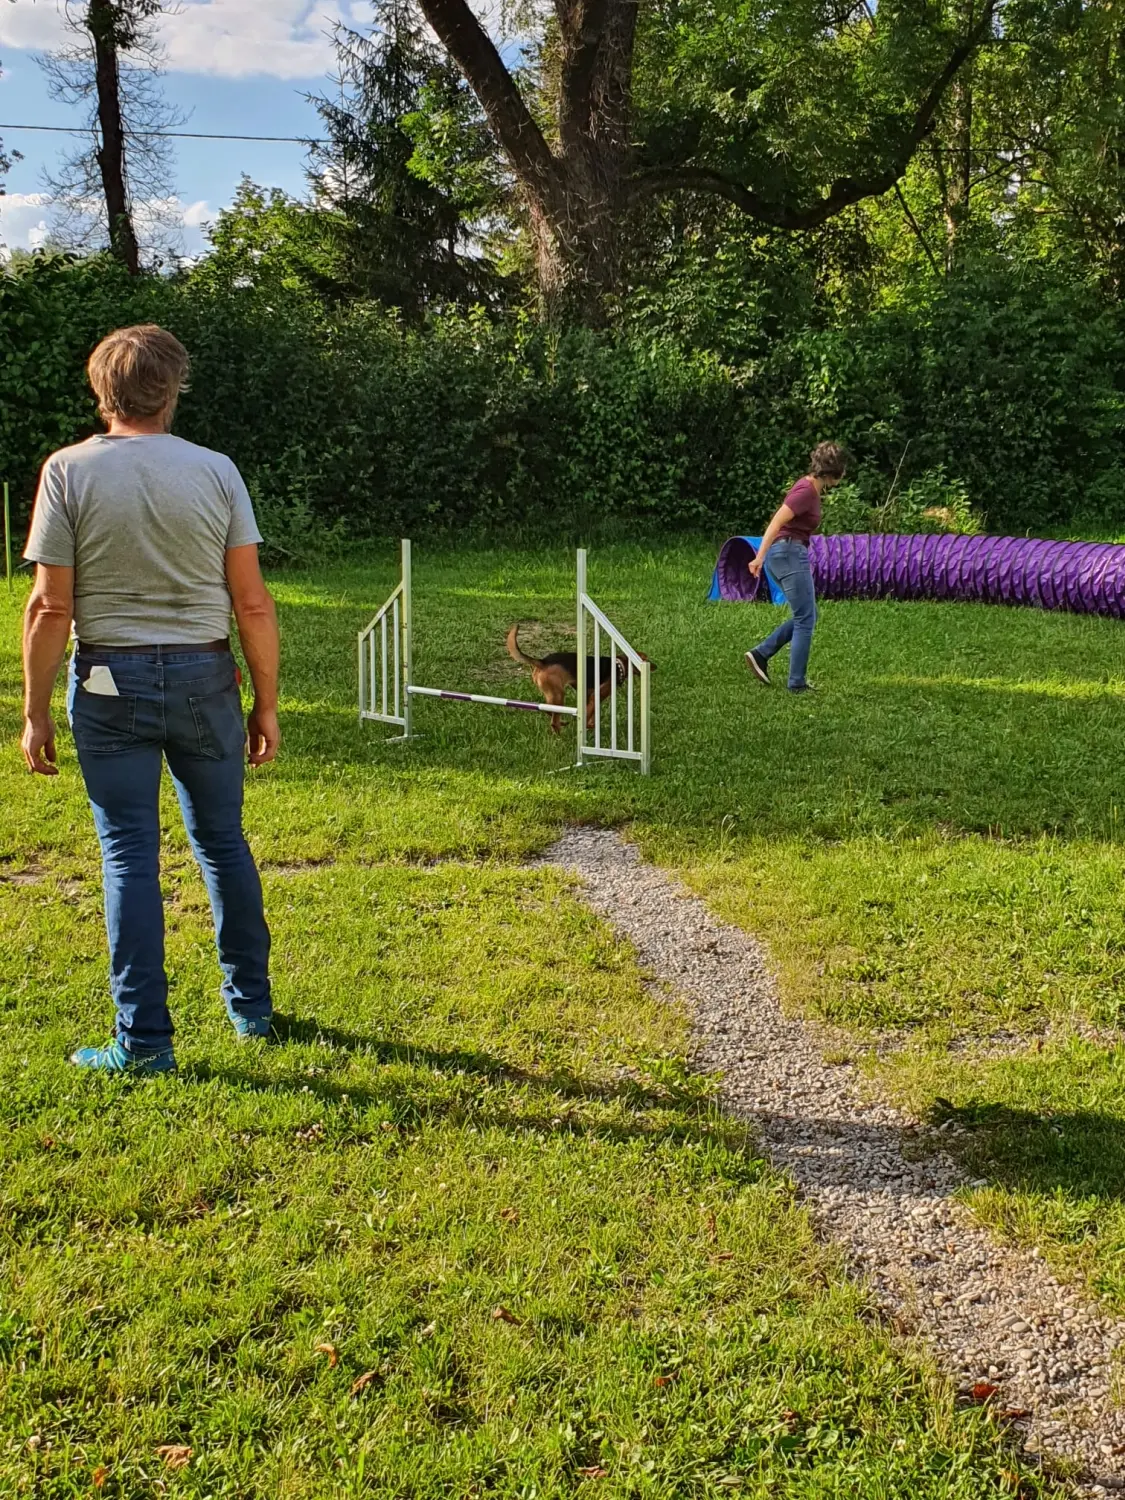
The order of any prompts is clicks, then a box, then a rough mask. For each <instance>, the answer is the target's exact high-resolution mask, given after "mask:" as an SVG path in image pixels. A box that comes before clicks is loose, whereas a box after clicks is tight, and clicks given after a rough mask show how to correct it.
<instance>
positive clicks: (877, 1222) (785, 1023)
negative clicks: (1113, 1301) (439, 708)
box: [542, 828, 1125, 1496]
mask: <svg viewBox="0 0 1125 1500" xmlns="http://www.w3.org/2000/svg"><path fill="white" fill-rule="evenodd" d="M542 863H544V864H553V865H558V866H561V867H562V868H563V869H565V870H568V871H570V872H573V873H576V874H577V875H579V876H580V877H581V879H582V881H583V883H584V884H585V887H586V892H587V896H588V899H589V902H590V904H591V905H592V906H593V907H594V908H595V909H596V910H597V911H598V912H600V913H601V914H602V915H604V916H605V917H607V918H608V919H609V921H610V922H611V923H612V925H613V926H614V927H615V928H616V930H617V931H618V932H619V933H620V934H621V935H622V936H623V937H626V938H628V939H629V940H630V941H631V942H632V943H633V945H634V946H635V948H636V949H637V951H638V953H639V955H640V958H641V962H642V963H643V964H644V965H645V966H646V967H647V968H648V969H649V970H650V971H651V972H652V973H653V974H654V975H655V976H656V977H657V979H659V980H660V981H662V982H663V983H664V984H666V985H668V986H670V987H671V988H672V989H673V990H674V991H675V992H676V993H677V994H678V995H679V996H681V997H682V998H683V999H684V1000H685V1001H686V1002H687V1004H688V1006H689V1008H690V1010H691V1013H692V1014H693V1016H694V1025H695V1036H696V1059H697V1062H698V1064H699V1066H700V1067H701V1068H704V1069H706V1070H708V1071H711V1070H715V1071H719V1072H721V1074H722V1079H723V1081H722V1097H723V1102H724V1105H725V1106H726V1107H727V1108H728V1109H729V1110H731V1111H732V1113H735V1114H739V1115H744V1116H751V1117H753V1119H754V1120H755V1121H756V1122H757V1123H758V1125H759V1127H760V1129H761V1131H762V1136H763V1141H764V1145H765V1148H766V1150H767V1152H768V1154H769V1156H770V1158H771V1159H772V1161H773V1162H774V1163H775V1164H776V1165H777V1166H779V1167H781V1168H783V1169H784V1170H786V1171H787V1172H789V1173H790V1174H791V1176H792V1177H793V1179H794V1180H795V1181H796V1183H797V1184H798V1186H799V1188H800V1190H801V1193H802V1195H803V1197H804V1199H805V1201H806V1202H807V1204H808V1206H809V1208H810V1210H811V1212H812V1214H813V1216H814V1219H815V1221H816V1223H817V1225H818V1228H819V1229H820V1230H821V1231H822V1232H823V1233H824V1234H825V1235H826V1236H829V1237H831V1238H832V1239H835V1240H838V1241H841V1242H842V1243H843V1244H844V1245H845V1246H846V1248H847V1250H848V1253H849V1255H850V1257H851V1260H852V1263H853V1265H854V1266H855V1268H856V1269H857V1271H858V1272H859V1273H860V1274H862V1275H863V1277H864V1278H865V1279H866V1281H867V1282H868V1283H869V1284H870V1286H871V1288H872V1291H873V1293H874V1295H875V1297H876V1299H877V1301H878V1302H879V1304H880V1306H881V1307H882V1309H883V1310H884V1312H885V1313H886V1314H887V1315H888V1316H889V1317H891V1318H892V1320H893V1322H894V1325H895V1326H896V1327H897V1328H899V1329H900V1330H902V1331H903V1332H906V1333H917V1334H920V1335H921V1336H922V1337H924V1338H925V1339H926V1340H927V1341H928V1342H929V1344H930V1345H931V1347H932V1348H933V1349H934V1350H935V1351H936V1353H937V1356H938V1358H939V1359H940V1360H941V1362H942V1363H943V1364H944V1366H945V1368H946V1369H948V1370H949V1371H950V1372H951V1373H952V1375H953V1377H954V1379H955V1380H956V1381H957V1382H958V1385H959V1387H961V1388H965V1389H967V1388H970V1387H971V1386H973V1385H974V1384H976V1383H978V1382H987V1383H989V1384H991V1385H995V1386H997V1387H998V1391H997V1394H996V1396H995V1397H994V1398H993V1399H994V1401H995V1402H996V1403H997V1404H998V1405H999V1406H1000V1407H1002V1408H1003V1409H1006V1410H1012V1409H1015V1410H1017V1411H1020V1412H1024V1413H1025V1414H1024V1415H1023V1416H1021V1417H1019V1418H1018V1419H1016V1425H1017V1426H1018V1428H1019V1431H1020V1433H1021V1435H1022V1436H1023V1440H1024V1446H1025V1447H1026V1449H1027V1450H1028V1451H1029V1452H1032V1453H1035V1452H1050V1453H1054V1454H1058V1455H1060V1456H1063V1457H1066V1458H1070V1459H1076V1460H1078V1461H1079V1462H1080V1463H1081V1464H1082V1466H1083V1469H1084V1479H1083V1481H1082V1483H1081V1484H1080V1485H1078V1486H1077V1491H1078V1493H1080V1494H1082V1495H1084V1496H1103V1495H1117V1494H1121V1493H1125V1411H1122V1410H1121V1409H1120V1408H1118V1407H1115V1405H1114V1404H1113V1402H1112V1401H1111V1399H1110V1387H1111V1383H1112V1372H1111V1366H1112V1362H1113V1357H1114V1351H1115V1349H1117V1347H1118V1346H1119V1345H1121V1344H1125V1323H1120V1322H1117V1321H1115V1320H1113V1319H1111V1318H1108V1317H1107V1316H1106V1315H1105V1313H1104V1310H1102V1309H1100V1308H1099V1307H1098V1306H1097V1305H1096V1304H1091V1303H1090V1302H1089V1301H1088V1300H1086V1299H1085V1298H1083V1297H1082V1296H1081V1295H1080V1294H1079V1293H1078V1292H1077V1291H1076V1290H1074V1289H1072V1288H1068V1287H1065V1286H1061V1285H1060V1284H1059V1283H1058V1282H1057V1281H1056V1280H1055V1279H1054V1277H1053V1276H1052V1275H1051V1274H1050V1273H1049V1272H1048V1270H1047V1269H1046V1266H1045V1265H1044V1264H1043V1262H1042V1261H1041V1260H1040V1258H1039V1256H1038V1252H1036V1251H1032V1252H1030V1253H1027V1252H1023V1251H1019V1250H1014V1249H1012V1248H1010V1247H1006V1246H1003V1245H998V1244H996V1243H994V1242H993V1241H992V1240H991V1239H990V1237H989V1236H988V1235H987V1233H986V1232H985V1231H984V1230H982V1229H981V1228H980V1227H979V1226H978V1225H977V1224H976V1223H975V1221H974V1220H973V1218H972V1216H971V1215H970V1213H969V1212H968V1210H967V1209H966V1208H964V1207H963V1206H962V1205H961V1204H960V1203H959V1202H958V1201H956V1199H955V1198H954V1196H953V1195H954V1193H955V1192H956V1190H957V1189H958V1188H960V1187H963V1186H964V1185H965V1179H964V1177H963V1175H962V1174H961V1172H960V1171H959V1169H958V1168H957V1167H956V1165H955V1164H954V1163H953V1162H952V1161H951V1160H950V1158H949V1157H948V1156H947V1155H945V1154H944V1153H942V1152H937V1153H933V1154H927V1155H925V1156H924V1158H923V1159H921V1160H915V1161H912V1160H910V1159H909V1157H908V1155H904V1153H903V1144H904V1140H905V1139H908V1138H909V1137H908V1133H909V1132H910V1131H911V1130H912V1129H913V1128H916V1122H914V1121H911V1120H908V1119H907V1118H906V1117H905V1116H904V1115H903V1114H901V1113H900V1112H899V1111H897V1110H895V1109H892V1108H891V1107H890V1106H889V1105H888V1104H885V1103H883V1102H881V1101H879V1100H873V1099H870V1098H866V1097H864V1094H863V1092H862V1091H861V1089H860V1087H859V1080H858V1078H857V1075H856V1070H855V1068H854V1066H852V1065H851V1064H848V1063H844V1064H838V1065H833V1064H829V1063H826V1062H825V1061H824V1058H823V1057H822V1055H821V1051H820V1048H819V1047H818V1045H817V1042H816V1039H815V1035H814V1033H813V1031H812V1030H811V1029H810V1028H809V1027H808V1026H807V1025H806V1024H805V1023H804V1022H802V1021H799V1020H793V1019H788V1018H786V1017H785V1016H783V1015H782V1013H781V1009H780V1006H779V1004H778V999H777V990H776V987H775V985H774V982H773V979H772V977H771V975H770V973H769V969H768V967H767V962H766V957H765V954H764V952H763V950H762V948H761V946H760V945H759V944H758V943H757V942H756V941H755V940H754V939H753V938H752V937H749V936H748V935H747V934H746V933H744V932H743V931H742V930H741V929H739V928H737V927H731V926H727V925H726V924H724V923H722V922H720V921H718V920H717V919H716V918H715V917H713V916H712V915H711V913H710V912H709V910H708V909H707V907H706V905H705V904H704V903H703V902H702V901H701V900H699V899H698V898H697V897H695V896H693V895H691V894H690V893H689V892H688V891H686V890H685V889H684V888H683V887H681V886H679V885H677V884H676V883H675V882H674V881H673V880H671V879H670V878H669V877H668V876H667V875H666V874H665V873H664V872H663V871H661V870H658V869H656V868H655V867H654V866H652V865H646V864H643V863H642V862H641V860H640V858H639V856H638V854H637V851H636V850H635V849H634V848H633V847H632V846H631V845H628V844H626V843H624V842H622V840H621V839H620V838H619V837H618V836H617V835H616V834H615V833H612V832H608V831H605V830H602V829H588V828H583V829H575V830H573V831H571V832H570V833H568V834H567V835H566V837H564V838H563V839H562V840H560V842H559V843H558V844H556V845H555V846H554V848H552V849H551V850H549V851H548V852H547V854H546V855H545V856H544V857H543V860H542ZM914 1154H915V1155H916V1154H917V1147H915V1152H914Z"/></svg>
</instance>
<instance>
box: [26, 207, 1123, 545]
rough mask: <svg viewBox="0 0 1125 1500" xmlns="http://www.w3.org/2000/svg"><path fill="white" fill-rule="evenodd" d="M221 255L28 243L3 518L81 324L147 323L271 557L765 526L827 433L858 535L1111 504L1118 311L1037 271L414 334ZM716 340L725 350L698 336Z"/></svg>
mask: <svg viewBox="0 0 1125 1500" xmlns="http://www.w3.org/2000/svg"><path fill="white" fill-rule="evenodd" d="M247 191H249V189H248V190H247ZM262 209H263V214H264V216H265V218H271V216H274V215H275V214H280V215H281V216H282V217H284V216H285V215H286V214H287V213H288V206H287V205H285V204H279V203H276V202H264V203H263V204H262ZM263 222H264V220H263ZM225 232H226V231H225V230H223V231H222V233H223V234H225ZM223 245H224V249H223V253H222V255H220V256H218V257H216V259H215V260H214V261H208V262H204V264H203V265H202V266H201V267H200V268H199V269H198V270H196V271H195V272H193V273H192V274H191V275H190V276H183V277H180V278H173V279H161V278H156V277H142V278H140V279H130V278H128V277H125V276H123V275H122V274H121V272H120V271H119V270H118V268H117V267H116V266H114V265H113V264H112V263H110V262H108V261H105V260H99V259H95V260H85V261H68V260H66V259H64V258H58V257H54V258H52V257H41V256H40V257H34V258H32V259H31V260H30V261H27V262H24V263H23V264H21V265H20V266H18V267H16V268H14V269H13V270H12V271H11V272H10V273H9V274H7V275H5V276H4V277H3V279H2V280H0V342H2V343H3V344H4V346H5V348H7V349H9V350H11V351H12V356H11V357H10V358H8V359H7V360H6V361H5V362H4V363H3V365H2V366H0V451H2V454H3V458H2V461H0V470H2V472H3V474H4V476H5V477H8V478H10V479H11V480H12V481H13V484H14V491H13V493H14V495H15V497H16V503H17V511H18V513H19V514H21V515H23V514H26V512H27V508H28V506H29V503H30V499H31V495H32V492H33V488H34V482H35V475H36V471H37V469H38V466H39V464H40V463H41V462H42V460H43V459H44V458H45V457H46V455H47V454H48V453H49V452H50V451H52V449H54V448H57V447H60V446H62V445H63V444H65V443H68V442H73V441H76V440H78V439H80V438H82V437H84V436H86V435H88V434H89V432H91V431H92V430H94V425H95V421H94V408H93V402H92V400H91V398H90V395H89V393H88V391H87V390H86V387H85V381H84V375H83V365H84V362H85V360H86V358H87V356H88V354H89V352H90V350H91V349H92V348H93V346H94V344H95V343H96V341H97V340H98V338H99V337H101V336H102V335H103V334H105V333H107V332H108V331H109V330H110V329H111V328H113V327H116V326H119V325H121V324H124V323H129V322H138V321H141V320H152V321H157V322H160V323H163V324H165V325H166V326H168V327H169V328H171V329H172V330H173V332H175V333H176V334H177V335H178V336H179V337H180V338H182V339H183V341H184V343H185V344H186V345H187V347H188V349H189V350H190V351H191V354H192V358H193V372H194V373H193V380H192V389H191V391H190V392H189V393H188V394H187V395H186V396H185V397H184V400H183V402H182V406H181V411H180V414H179V416H178V418H177V431H179V432H180V433H181V434H182V435H183V436H185V437H188V438H191V439H193V440H195V441H197V442H201V443H203V444H205V445H206V446H209V447H213V448H218V449H221V450H223V451H225V452H229V453H230V454H231V455H232V456H233V457H234V458H235V460H236V462H237V463H238V464H239V465H240V467H241V468H242V470H243V472H244V473H245V475H246V478H247V481H248V483H249V484H250V487H251V489H252V491H253V493H254V495H255V496H256V498H257V500H258V503H259V505H260V506H261V508H262V511H263V515H264V516H265V517H266V518H267V524H268V529H269V532H270V536H271V540H272V541H273V543H274V545H275V546H276V548H277V549H278V555H279V556H285V557H296V556H304V555H310V554H312V553H315V552H316V551H317V550H326V549H328V548H331V547H334V546H337V545H338V544H339V543H341V542H342V541H343V540H344V538H346V537H347V538H353V539H356V538H363V537H369V536H394V535H399V534H405V533H410V534H415V535H419V534H422V533H424V532H431V533H433V532H449V533H453V532H456V533H457V534H458V535H464V534H471V533H477V534H481V533H490V534H494V533H498V532H504V533H507V534H509V535H510V534H512V533H513V532H522V533H523V534H528V535H530V534H532V533H535V534H542V533H545V532H546V533H552V534H557V535H574V534H575V533H578V532H581V533H584V534H586V535H590V534H593V533H598V532H600V533H602V534H606V533H613V532H620V531H628V532H631V533H633V534H643V533H645V532H648V531H652V530H654V529H685V528H686V529H694V530H699V529H703V530H712V531H717V530H720V529H725V528H728V527H729V528H731V529H739V528H743V527H745V526H749V525H755V524H764V521H765V519H766V517H767V516H768V514H769V513H770V511H771V510H772V509H773V508H774V507H775V506H776V504H777V502H778V500H779V498H780V496H781V495H782V494H783V493H784V491H785V488H786V487H787V485H788V484H790V483H791V482H792V480H793V479H794V477H795V476H796V475H798V474H800V473H802V472H803V471H804V468H805V465H806V463H807V461H808V452H809V450H810V448H811V447H812V446H813V445H814V443H816V442H817V441H819V440H821V439H822V438H825V437H832V438H836V439H838V440H840V441H843V442H844V443H846V444H847V446H848V447H849V448H850V449H851V450H852V452H853V453H854V454H855V455H856V458H857V465H856V468H855V470H854V471H853V474H852V475H851V476H849V477H850V478H851V479H852V480H854V482H855V484H856V485H857V486H858V491H857V494H856V496H855V497H853V500H851V501H849V502H848V503H849V504H851V505H852V506H853V509H855V507H858V509H856V510H855V515H856V517H858V519H860V520H862V521H864V523H865V524H870V525H872V526H877V527H880V528H881V529H888V528H890V527H896V526H897V527H902V528H906V529H914V528H917V527H922V528H923V529H925V528H928V527H929V526H931V525H935V524H936V525H948V526H953V527H955V528H956V529H958V530H961V529H966V527H968V526H970V525H971V524H975V522H974V521H973V517H981V516H983V517H984V519H985V520H986V522H987V524H988V525H989V527H990V528H991V529H993V530H998V529H1013V530H1019V531H1022V530H1024V529H1027V528H1057V527H1060V526H1066V525H1068V524H1071V523H1072V522H1073V521H1074V519H1075V518H1076V517H1086V518H1093V519H1096V520H1097V522H1098V523H1099V524H1103V525H1104V524H1106V523H1112V522H1116V521H1119V520H1121V519H1123V518H1125V495H1123V492H1122V490H1121V486H1120V476H1121V473H1122V470H1123V469H1125V455H1123V454H1122V394H1121V391H1120V390H1119V388H1118V376H1117V373H1116V372H1117V371H1118V370H1119V369H1120V368H1122V366H1123V364H1125V339H1123V332H1122V328H1121V323H1120V320H1119V319H1118V318H1117V316H1116V315H1115V314H1114V313H1113V312H1112V311H1109V310H1107V309H1106V308H1105V306H1104V303H1102V302H1101V301H1100V299H1099V298H1098V296H1097V295H1096V294H1095V293H1094V292H1092V291H1089V290H1086V289H1084V288H1082V287H1076V286H1074V285H1073V284H1072V283H1068V282H1067V281H1066V279H1065V278H1063V277H1062V276H1061V275H1059V274H1058V273H1056V272H1054V271H1052V270H1051V269H1050V268H1049V267H1040V268H1029V269H1024V270H1021V271H1019V272H1018V273H1017V272H1013V271H1011V270H1009V269H1007V268H1005V267H1003V266H1002V265H999V264H996V263H990V264H988V265H987V266H985V267H984V268H983V269H977V270H975V271H973V272H972V273H971V274H970V273H966V274H965V275H963V276H960V277H958V278H950V279H948V280H944V281H942V282H936V281H934V280H933V279H928V280H925V281H922V282H920V283H918V284H911V286H910V287H908V289H907V292H906V293H904V294H903V295H902V296H900V297H899V298H898V299H897V300H895V301H894V302H885V303H884V304H883V305H881V306H877V307H876V308H874V309H873V310H872V311H871V312H870V313H869V314H868V315H867V316H866V317H865V318H862V319H854V320H848V321H844V320H842V319H840V318H837V319H836V320H834V322H832V323H831V324H829V323H828V322H827V321H826V320H821V321H820V323H819V326H818V325H817V324H816V323H812V324H811V325H810V323H809V321H808V320H807V319H805V320H804V321H802V316H799V315H798V314H799V312H800V299H799V297H797V295H796V293H794V299H793V301H792V302H791V303H789V302H785V301H784V300H783V299H782V300H778V301H775V302H774V303H773V304H772V305H768V304H767V302H766V301H763V300H761V299H759V300H758V301H755V300H754V298H753V295H752V294H751V295H748V296H747V298H746V299H744V301H745V305H744V307H743V309H742V310H741V311H740V312H738V314H737V318H736V320H735V322H731V321H730V320H729V319H728V320H726V321H724V320H723V319H722V317H721V316H720V314H719V310H718V309H717V308H716V305H715V303H713V302H707V301H701V300H700V299H699V298H695V297H694V295H693V293H692V291H691V289H690V287H689V286H687V284H686V283H684V282H681V283H679V284H678V288H676V289H674V292H673V291H670V293H669V296H670V298H672V299H673V300H672V301H670V302H667V303H662V302H661V301H660V299H659V298H658V297H657V295H656V294H655V292H650V293H649V294H648V300H647V302H646V303H645V305H644V306H643V307H642V308H641V309H640V310H639V311H638V312H637V314H636V316H635V317H633V318H632V319H630V320H629V321H628V323H627V325H626V326H625V327H624V328H623V329H621V330H620V331H618V332H615V333H602V334H597V333H593V332H589V331H584V330H572V331H570V332H564V333H558V332H553V331H549V330H546V329H544V328H542V327H541V326H540V325H538V324H536V323H534V322H533V321H531V320H530V319H529V318H526V317H509V318H507V319H505V320H503V321H499V322H498V321H495V320H493V319H491V318H490V317H488V316H486V315H485V314H484V313H483V312H480V311H477V312H474V313H471V314H469V315H458V314H454V313H452V312H450V313H446V314H442V315H440V316H438V315H434V316H431V318H430V319H429V320H428V321H427V323H426V324H425V325H424V326H423V327H421V328H414V327H410V326H407V325H405V324H404V323H403V322H402V321H401V320H399V319H398V318H397V317H396V316H395V315H394V314H393V313H392V312H389V311H387V310H386V309H381V308H379V307H377V306H375V305H373V304H370V303H356V304H350V305H342V306H341V305H336V304H334V303H332V302H330V301H326V300H325V299H323V298H321V297H318V296H316V295H315V294H314V293H313V291H312V290H310V287H309V283H308V277H307V276H305V275H304V274H297V273H294V274H292V275H290V274H288V273H286V272H284V271H283V270H282V269H281V266H282V256H281V252H280V251H279V252H278V255H277V257H276V258H275V261H274V265H275V268H277V269H278V274H276V275H274V276H271V277H269V278H265V277H263V278H261V279H260V280H258V281H255V282H251V284H249V285H246V284H242V278H240V277H239V276H238V275H237V274H234V272H235V271H236V268H237V264H238V257H239V256H243V257H244V258H245V259H246V260H247V261H248V262H249V261H252V260H253V254H254V249H255V246H254V244H253V243H252V242H242V243H240V244H237V245H236V244H235V243H234V241H233V240H230V239H224V241H223ZM286 253H288V252H286ZM790 269H791V270H792V275H793V283H792V284H793V285H794V286H796V285H797V284H798V283H799V279H800V277H799V273H798V271H797V270H796V269H794V268H792V267H790ZM787 274H788V273H787ZM677 299H678V300H677ZM815 305H816V304H815V301H813V302H810V303H806V304H805V306H806V310H807V309H808V308H810V307H811V308H813V310H814V311H815ZM693 309H695V311H697V312H698V313H699V318H698V321H697V322H696V323H695V324H694V325H693V324H692V321H691V320H692V318H693V317H694V316H695V313H694V312H693ZM712 314H714V316H713V315H712ZM791 314H792V316H791ZM678 322H679V323H683V324H684V326H686V327H691V326H694V328H695V331H696V333H697V335H698V341H697V342H696V344H695V346H694V347H693V346H692V343H691V341H689V340H687V339H685V338H683V337H680V338H677V337H676V324H677V323H678ZM794 323H795V324H796V326H795V327H794V326H793V324H794ZM728 335H729V338H730V341H731V343H732V344H733V345H734V349H733V350H731V351H727V350H725V349H723V348H722V347H720V348H719V349H718V350H716V349H715V348H714V347H708V346H709V345H711V346H713V345H714V344H715V343H716V342H718V343H719V344H720V346H721V345H722V343H723V342H724V340H726V339H727V337H728ZM733 352H737V353H738V354H739V355H740V357H739V358H737V359H732V358H730V357H728V355H729V353H733ZM888 494H890V495H891V496H892V498H893V505H888V502H887V497H888ZM844 505H845V500H844V498H843V497H840V498H838V499H837V501H836V502H835V503H834V510H835V512H836V513H842V508H843V507H844ZM935 510H938V511H946V512H949V514H948V515H947V516H944V517H934V516H927V515H926V512H927V511H935Z"/></svg>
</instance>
